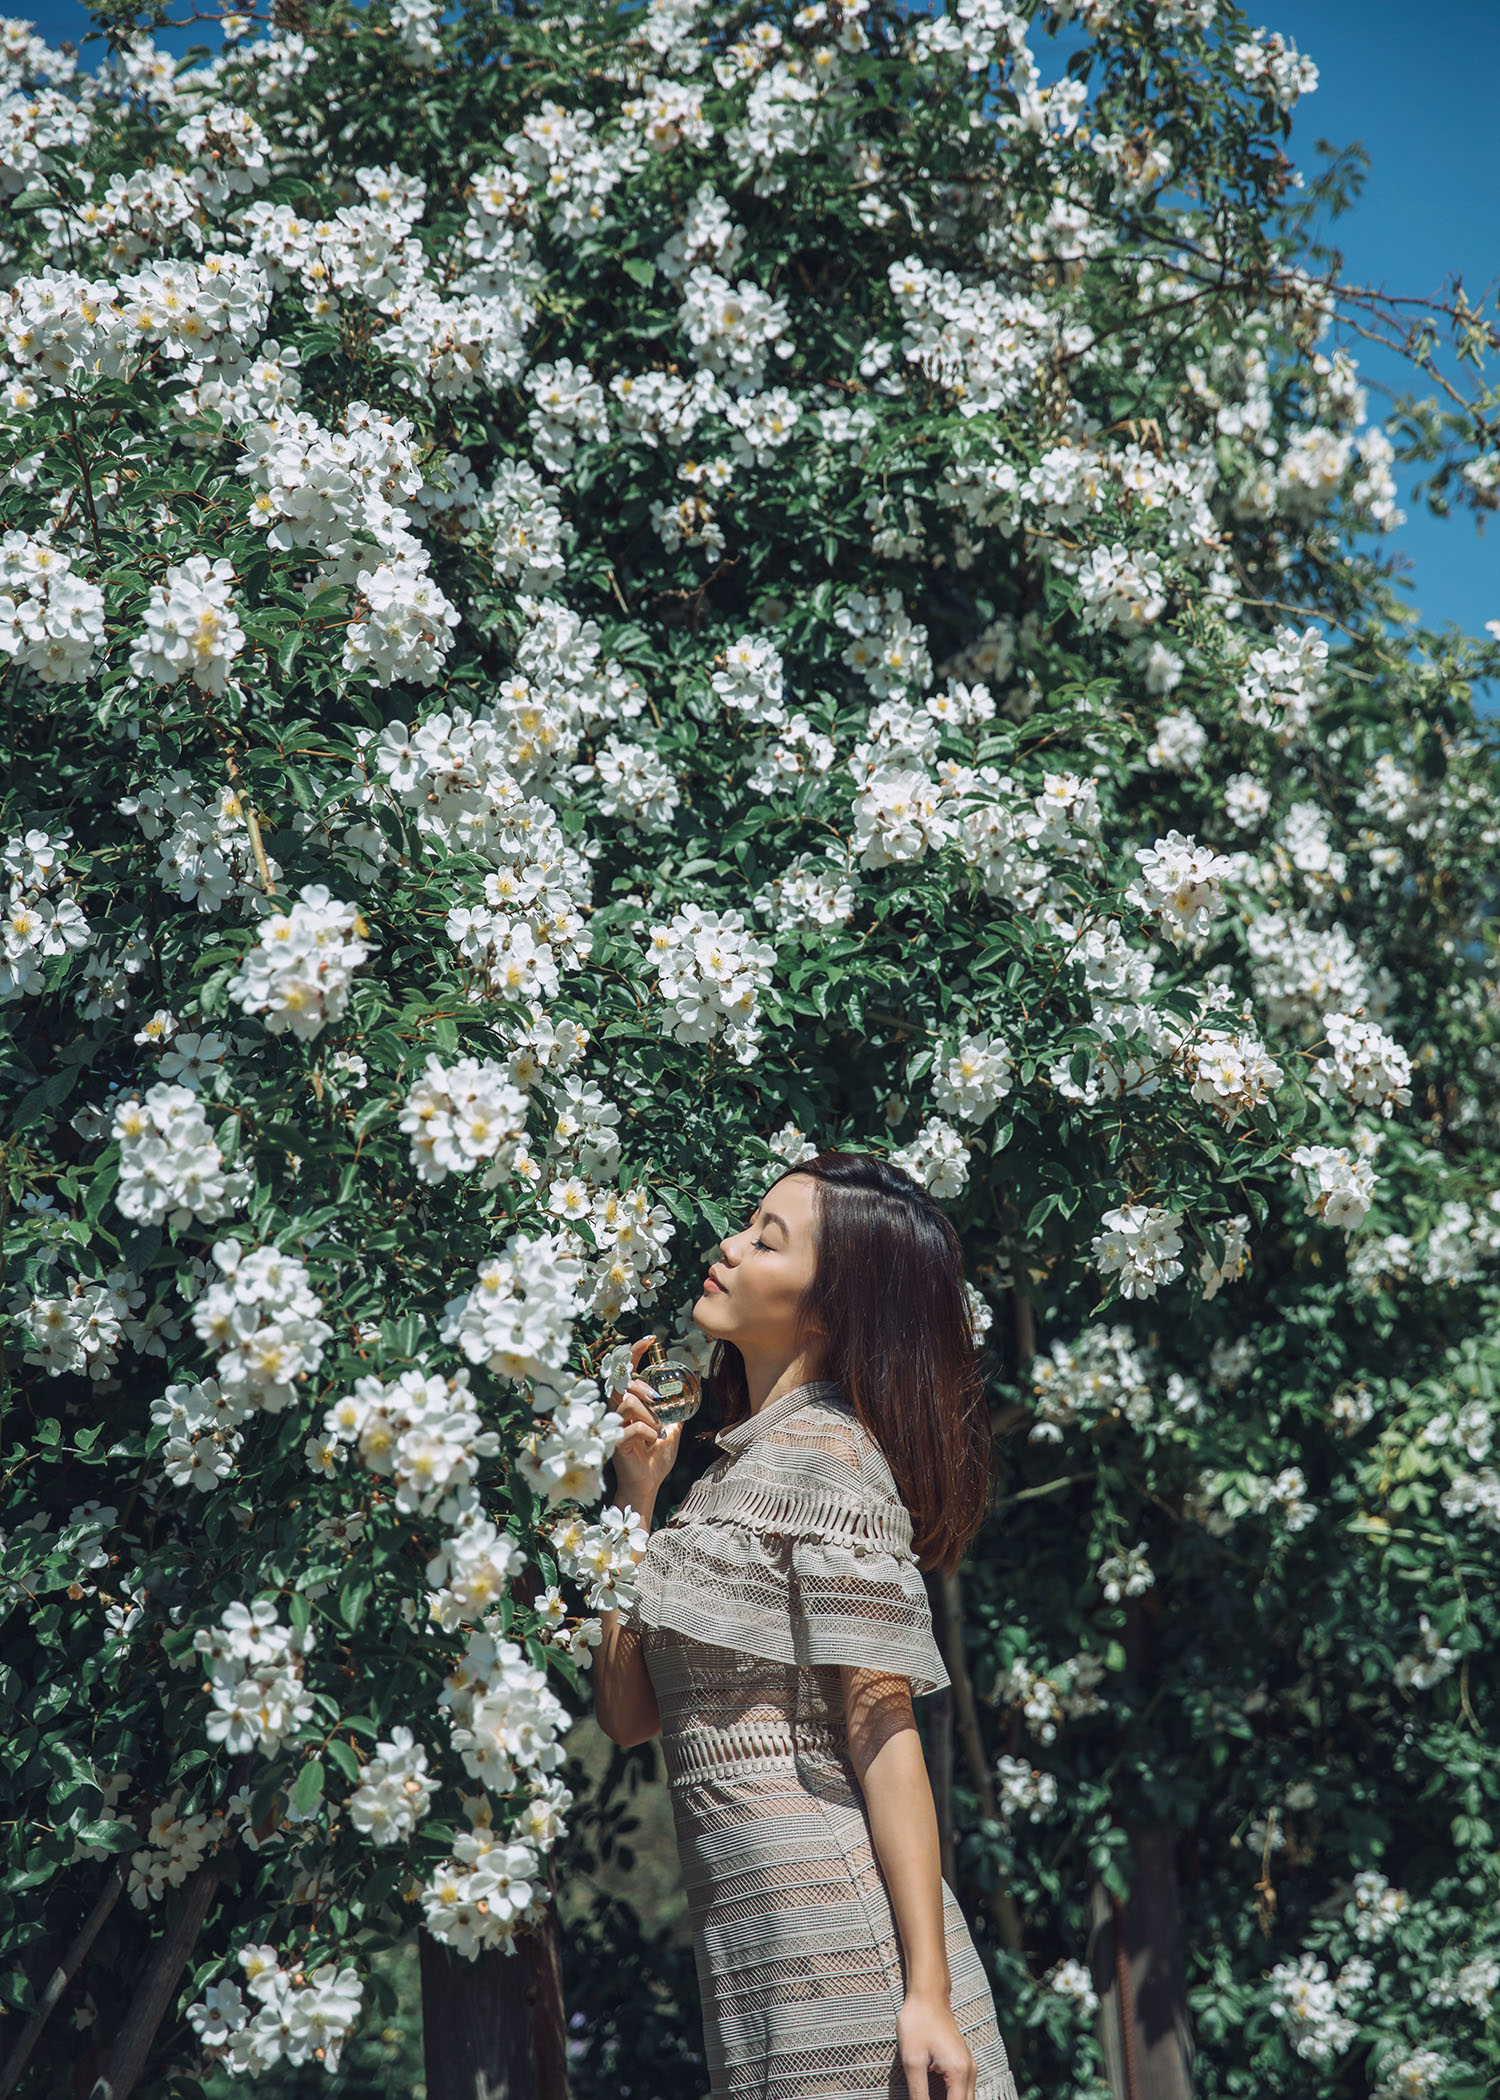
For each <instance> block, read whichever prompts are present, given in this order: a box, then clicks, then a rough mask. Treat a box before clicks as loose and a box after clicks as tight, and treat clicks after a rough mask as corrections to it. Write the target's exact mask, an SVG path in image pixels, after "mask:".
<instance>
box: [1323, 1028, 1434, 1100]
mask: <svg viewBox="0 0 1500 2100" xmlns="http://www.w3.org/2000/svg"><path fill="white" fill-rule="evenodd" d="M1323 1033H1324V1034H1325V1036H1326V1037H1327V1038H1328V1054H1327V1056H1325V1057H1320V1058H1319V1059H1318V1061H1317V1063H1316V1064H1315V1065H1314V1066H1313V1072H1314V1075H1315V1078H1316V1080H1317V1082H1318V1084H1319V1085H1320V1087H1321V1088H1322V1090H1323V1092H1324V1093H1325V1094H1326V1095H1328V1096H1329V1097H1330V1098H1333V1097H1336V1096H1337V1095H1339V1094H1342V1095H1343V1097H1344V1099H1345V1100H1347V1101H1348V1102H1350V1103H1351V1105H1352V1106H1353V1107H1355V1108H1378V1109H1379V1110H1380V1113H1381V1115H1382V1116H1387V1117H1388V1116H1390V1115H1391V1114H1392V1112H1393V1111H1394V1110H1395V1109H1397V1108H1409V1107H1410V1106H1411V1059H1410V1058H1409V1057H1408V1056H1407V1054H1406V1052H1405V1051H1404V1050H1403V1049H1402V1047H1401V1045H1400V1044H1399V1043H1398V1042H1396V1041H1394V1040H1393V1039H1392V1038H1391V1037H1390V1036H1388V1035H1387V1034H1386V1033H1385V1031H1384V1029H1382V1028H1377V1027H1376V1026H1375V1024H1374V1022H1373V1021H1360V1020H1356V1019H1355V1018H1354V1016H1353V1015H1351V1014H1336V1013H1335V1014H1324V1016H1323Z"/></svg>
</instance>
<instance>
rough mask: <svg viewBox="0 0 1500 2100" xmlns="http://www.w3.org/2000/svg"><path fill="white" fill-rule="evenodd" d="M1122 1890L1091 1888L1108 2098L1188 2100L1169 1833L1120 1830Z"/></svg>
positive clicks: (1188, 2059) (1189, 2066)
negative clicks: (1127, 1872)
mask: <svg viewBox="0 0 1500 2100" xmlns="http://www.w3.org/2000/svg"><path fill="white" fill-rule="evenodd" d="M1128 1835H1129V1838H1130V1855H1131V1862H1132V1867H1133V1872H1132V1878H1131V1887H1130V1897H1129V1900H1128V1901H1127V1902H1125V1903H1121V1902H1120V1901H1119V1900H1118V1899H1117V1898H1115V1897H1113V1896H1111V1895H1110V1894H1109V1892H1108V1891H1107V1890H1106V1889H1105V1887H1104V1885H1103V1883H1102V1882H1099V1881H1096V1882H1095V1883H1094V1885H1093V1889H1092V1892H1091V1902H1092V1910H1093V1930H1092V1932H1091V1934H1090V1938H1089V1957H1090V1968H1091V1970H1092V1972H1093V1979H1094V1988H1095V1990H1096V1991H1097V1992H1098V1994H1099V2021H1098V2025H1099V2041H1100V2046H1101V2047H1102V2049H1103V2051H1104V2065H1105V2071H1106V2073H1107V2075H1108V2078H1109V2089H1110V2092H1111V2093H1112V2094H1113V2095H1114V2100H1192V2095H1193V2034H1192V2020H1191V2016H1190V2015H1189V2013H1188V2008H1187V1991H1186V1986H1185V1984H1184V1980H1183V1973H1182V1949H1181V1941H1180V1937H1179V1930H1178V1912H1177V1864H1176V1858H1175V1852H1174V1847H1175V1834H1174V1833H1173V1832H1172V1831H1171V1830H1169V1829H1166V1828H1165V1827H1163V1826H1162V1825H1156V1826H1155V1827H1153V1828H1152V1829H1149V1830H1140V1829H1136V1828H1134V1827H1132V1828H1131V1829H1130V1830H1129V1832H1128Z"/></svg>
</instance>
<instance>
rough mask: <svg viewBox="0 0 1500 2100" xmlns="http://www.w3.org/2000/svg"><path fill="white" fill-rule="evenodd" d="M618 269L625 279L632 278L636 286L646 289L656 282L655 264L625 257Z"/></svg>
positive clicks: (631, 256)
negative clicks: (621, 271) (623, 273)
mask: <svg viewBox="0 0 1500 2100" xmlns="http://www.w3.org/2000/svg"><path fill="white" fill-rule="evenodd" d="M620 267H621V269H622V270H623V271H624V272H625V275H626V276H627V277H633V278H634V279H635V281H636V283H637V284H639V285H643V286H645V287H647V288H648V289H649V288H650V286H652V285H653V284H655V282H656V265H655V263H652V262H642V261H641V260H640V258H639V257H638V256H634V255H627V256H626V257H625V259H624V261H623V262H622V263H621V265H620Z"/></svg>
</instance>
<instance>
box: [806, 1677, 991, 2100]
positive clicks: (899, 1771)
mask: <svg viewBox="0 0 1500 2100" xmlns="http://www.w3.org/2000/svg"><path fill="white" fill-rule="evenodd" d="M839 1674H840V1676H841V1677H842V1679H843V1685H844V1714H845V1717H846V1719H847V1721H848V1724H849V1753H850V1756H851V1757H852V1759H853V1761H854V1769H855V1772H856V1774H857V1775H858V1778H859V1783H860V1786H861V1787H862V1789H863V1790H864V1797H865V1806H866V1808H867V1809H868V1811H869V1816H870V1835H871V1837H872V1839H873V1840H874V1845H875V1856H876V1858H877V1859H878V1860H879V1861H880V1869H881V1872H882V1873H883V1874H884V1876H885V1885H886V1888H887V1890H888V1891H889V1893H890V1899H891V1909H892V1911H893V1913H894V1914H895V1919H896V1929H897V1930H898V1932H899V1933H900V1935H901V1951H902V1954H903V1956H904V1958H905V1969H906V2000H905V2003H904V2004H903V2006H902V2008H901V2012H900V2016H899V2018H898V2020H897V2023H896V2034H897V2041H898V2045H899V2047H900V2051H901V2068H902V2070H903V2071H904V2072H905V2073H906V2083H907V2087H908V2089H909V2091H910V2094H911V2100H974V2087H975V2079H976V2067H975V2063H974V2054H973V2051H972V2050H971V2049H970V2048H969V2045H968V2043H967V2042H966V2041H965V2040H964V2038H963V2035H962V2034H961V2033H960V2032H959V2027H958V2022H957V2021H956V2020H955V2019H954V2017H953V2007H952V2004H951V2002H950V1998H949V1993H950V1991H951V1989H952V1985H953V1979H952V1977H951V1975H950V1974H949V1970H948V1943H947V1937H946V1934H945V1932H944V1928H943V1883H942V1854H941V1852H940V1850H939V1847H938V1827H937V1810H936V1808H935V1807H934V1806H933V1800H932V1787H931V1785H930V1784H929V1782H928V1778H927V1766H926V1763H925V1762H924V1760H923V1757H922V1743H921V1738H920V1737H919V1736H918V1734H917V1721H916V1716H915V1714H913V1712H912V1709H911V1686H910V1684H909V1683H908V1682H907V1680H906V1678H904V1677H894V1676H891V1675H889V1674H887V1672H885V1671H883V1670H859V1669H854V1668H852V1667H850V1666H849V1665H847V1664H845V1665H843V1666H842V1667H841V1669H840V1673H839ZM930 2071H940V2072H941V2073H942V2074H943V2079H944V2083H945V2087H946V2092H945V2093H944V2091H943V2089H942V2088H939V2087H938V2086H936V2085H933V2086H932V2087H931V2088H929V2085H928V2073H929V2072H930Z"/></svg>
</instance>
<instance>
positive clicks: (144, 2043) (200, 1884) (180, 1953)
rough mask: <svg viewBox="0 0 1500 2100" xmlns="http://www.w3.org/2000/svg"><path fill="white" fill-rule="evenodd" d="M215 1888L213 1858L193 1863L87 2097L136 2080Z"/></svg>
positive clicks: (109, 2099)
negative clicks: (174, 1912)
mask: <svg viewBox="0 0 1500 2100" xmlns="http://www.w3.org/2000/svg"><path fill="white" fill-rule="evenodd" d="M218 1888H219V1868H218V1863H217V1862H216V1861H214V1860H210V1861H209V1862H208V1864H207V1865H206V1866H202V1867H200V1868H199V1869H198V1871H197V1873H196V1874H194V1875H193V1877H192V1879H191V1880H190V1881H188V1882H187V1883H186V1885H185V1886H184V1888H183V1891H182V1900H181V1902H180V1903H179V1905H178V1909H177V1915H176V1916H175V1917H174V1918H173V1920H172V1922H171V1924H170V1925H169V1926H168V1927H167V1930H166V1933H165V1935H164V1936H163V1938H162V1939H160V1940H159V1941H158V1942H157V1946H156V1952H155V1954H154V1955H153V1956H152V1958H151V1963H150V1966H149V1967H148V1968H147V1970H146V1973H145V1975H144V1976H143V1977H142V1979H141V1984H140V1988H139V1990H138V1991H137V1992H136V1995H135V1998H134V2000H133V2002H132V2004H131V2007H130V2011H129V2013H128V2014H127V2015H126V2018H125V2024H124V2026H123V2027H122V2028H121V2029H120V2032H119V2033H118V2035H116V2037H115V2042H114V2047H113V2048H112V2049H111V2050H110V2052H109V2056H108V2058H107V2060H106V2062H105V2065H104V2069H103V2071H101V2073H100V2074H99V2076H98V2078H97V2079H95V2081H94V2085H93V2089H92V2091H91V2092H90V2094H89V2100H129V2095H130V2094H131V2093H132V2092H133V2091H134V2089H135V2083H136V2080H137V2079H138V2078H139V2077H140V2075H141V2073H142V2071H143V2070H144V2069H145V2068H146V2059H147V2057H148V2056H149V2055H150V2054H151V2045H152V2043H153V2042H154V2041H155V2040H156V2030H157V2028H158V2027H160V2025H161V2023H162V2021H163V2020H164V2019H165V2018H166V2015H167V2011H168V2009H169V2007H170V2006H171V2003H172V2000H173V1998H174V1997H175V1996H176V1993H177V1986H178V1984H179V1982H180V1981H181V1978H182V1972H183V1970H184V1968H185V1967H186V1966H187V1962H188V1957H189V1956H190V1955H191V1953H192V1951H193V1948H194V1947H195V1946H196V1945H197V1942H198V1935H199V1933H200V1932H201V1931H202V1930H203V1921H204V1919H205V1918H206V1917H207V1916H208V1912H209V1906H210V1905H211V1904H212V1902H213V1900H214V1897H215V1896H216V1895H217V1893H218Z"/></svg>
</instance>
